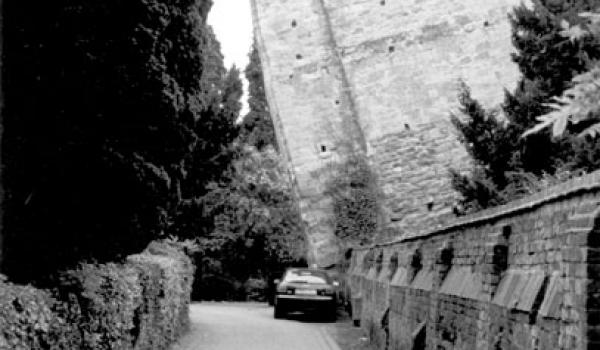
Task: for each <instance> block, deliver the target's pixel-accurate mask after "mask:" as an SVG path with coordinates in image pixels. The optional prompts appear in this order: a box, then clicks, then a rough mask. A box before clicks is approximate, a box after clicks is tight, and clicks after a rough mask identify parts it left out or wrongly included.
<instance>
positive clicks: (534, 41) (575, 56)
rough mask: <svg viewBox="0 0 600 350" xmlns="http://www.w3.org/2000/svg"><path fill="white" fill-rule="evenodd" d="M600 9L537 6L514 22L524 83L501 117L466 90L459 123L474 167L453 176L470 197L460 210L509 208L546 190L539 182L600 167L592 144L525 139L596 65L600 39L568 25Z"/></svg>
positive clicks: (539, 2) (591, 1)
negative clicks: (570, 32)
mask: <svg viewBox="0 0 600 350" xmlns="http://www.w3.org/2000/svg"><path fill="white" fill-rule="evenodd" d="M599 4H600V1H597V0H574V1H562V2H556V1H549V0H535V1H533V5H532V6H526V5H521V6H518V7H516V8H515V9H514V11H513V13H512V14H511V16H510V21H511V25H512V39H513V43H514V45H515V48H516V49H517V51H516V53H514V54H513V60H514V62H515V63H516V64H517V65H518V68H519V70H520V72H521V79H520V80H519V81H518V83H517V87H516V88H515V90H514V91H510V92H509V91H506V92H505V99H504V102H503V104H502V108H501V110H500V111H494V110H485V109H483V108H482V107H481V105H480V104H479V103H478V102H477V101H475V100H474V99H473V98H472V97H471V95H470V91H469V90H468V88H467V87H466V86H464V85H463V86H461V89H460V91H459V102H460V106H461V107H460V113H458V114H457V115H455V116H453V118H452V120H453V123H454V125H455V126H456V128H457V130H458V131H459V139H460V141H461V143H462V144H463V145H464V146H465V147H466V149H467V151H468V152H469V153H470V155H471V156H472V157H473V168H472V169H471V171H470V172H469V173H466V174H465V173H459V172H457V171H452V172H451V176H452V183H453V186H454V188H455V189H456V190H457V191H458V192H460V193H461V194H462V196H463V200H462V201H461V203H460V204H459V207H460V208H459V212H465V211H473V210H479V209H482V208H486V207H489V206H493V205H497V204H501V203H505V202H507V201H509V200H512V199H514V198H517V197H519V196H521V195H523V194H525V193H530V192H531V191H532V190H534V189H535V188H538V187H539V185H536V184H534V183H536V182H539V184H543V183H547V181H550V180H548V179H550V178H553V179H555V180H556V181H558V179H561V178H564V177H565V176H570V174H574V173H578V172H579V169H593V168H597V167H598V166H600V163H599V162H598V159H600V157H599V156H598V155H599V153H600V149H598V147H597V146H596V145H595V143H593V142H590V141H589V140H587V139H582V140H578V141H576V142H573V141H572V140H571V138H572V137H571V136H569V137H568V138H566V139H555V138H553V137H552V135H551V133H550V132H548V131H546V130H544V131H542V132H539V133H535V134H533V135H530V136H529V137H526V138H524V137H521V136H522V134H523V133H524V132H525V131H526V130H528V129H529V128H531V127H533V126H534V125H535V124H536V118H537V117H538V116H540V115H544V114H546V113H549V112H550V111H551V106H549V105H548V103H549V102H551V100H552V97H553V96H556V95H560V94H561V93H562V92H563V91H565V90H566V89H567V88H568V87H569V84H570V82H571V79H572V78H573V77H574V76H575V75H577V74H580V73H582V72H583V71H585V70H586V67H587V64H588V62H589V61H590V60H592V59H595V58H597V57H600V46H598V45H597V43H595V42H594V40H591V39H589V38H582V39H581V40H576V41H575V40H569V39H568V38H565V36H564V30H565V28H564V23H565V22H568V23H573V24H574V25H575V24H578V23H581V22H582V18H581V17H579V16H578V14H579V13H581V12H583V11H589V10H591V9H593V8H595V7H596V6H598V5H599ZM532 178H533V179H537V180H535V181H533V180H532ZM545 179H546V180H545ZM552 181H554V180H551V182H552Z"/></svg>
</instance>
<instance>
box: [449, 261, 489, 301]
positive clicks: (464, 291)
mask: <svg viewBox="0 0 600 350" xmlns="http://www.w3.org/2000/svg"><path fill="white" fill-rule="evenodd" d="M440 293H441V294H446V295H452V296H456V297H461V298H465V299H474V300H479V301H483V300H485V296H484V294H483V284H482V282H481V278H480V277H479V275H478V274H476V273H475V272H473V270H472V269H471V268H470V267H465V266H463V267H453V268H452V269H451V270H450V272H449V273H448V276H447V277H446V279H444V282H443V283H442V287H441V288H440Z"/></svg>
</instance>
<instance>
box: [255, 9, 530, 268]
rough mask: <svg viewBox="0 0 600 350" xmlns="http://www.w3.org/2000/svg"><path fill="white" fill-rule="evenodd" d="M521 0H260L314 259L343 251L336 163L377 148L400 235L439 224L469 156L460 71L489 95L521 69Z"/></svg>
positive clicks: (392, 222) (487, 98) (280, 123)
mask: <svg viewBox="0 0 600 350" xmlns="http://www.w3.org/2000/svg"><path fill="white" fill-rule="evenodd" d="M518 3H520V0H495V1H481V0H461V1H447V0H419V1H417V0H409V1H375V0H373V1H366V0H252V4H253V12H254V26H255V33H256V37H257V39H258V45H259V52H260V56H261V60H262V63H263V72H264V76H265V83H266V92H267V98H268V101H269V105H270V107H271V111H272V114H273V117H274V118H275V125H276V129H277V137H278V141H279V143H280V145H281V149H282V150H283V151H284V153H285V155H286V157H287V160H288V162H289V165H290V169H291V171H292V174H293V177H294V179H295V183H296V185H297V186H296V187H297V191H298V194H299V197H300V199H301V202H302V210H303V213H304V217H305V218H306V219H307V220H308V222H309V235H310V237H311V239H310V241H311V244H312V251H313V253H314V258H315V259H316V261H317V262H318V263H319V264H321V265H327V264H329V263H331V262H334V261H335V259H336V258H337V257H336V256H335V254H334V253H335V251H336V247H337V242H336V239H335V237H333V234H332V225H331V220H327V217H328V215H330V213H331V209H330V208H328V205H329V203H328V202H327V201H324V200H323V183H324V181H325V180H326V179H327V178H328V171H327V169H328V166H329V165H330V164H331V163H332V162H336V161H338V160H339V159H341V158H343V157H344V156H345V155H347V153H348V152H349V149H351V150H353V151H355V152H360V153H362V154H364V155H365V156H367V157H368V158H369V160H370V163H371V165H372V167H373V169H374V171H375V173H376V174H377V176H378V182H379V184H380V189H381V192H382V193H383V197H384V198H383V209H384V214H385V215H384V216H385V219H386V224H388V225H389V226H390V227H393V228H395V229H396V230H397V231H396V232H398V234H399V235H414V234H416V233H417V232H420V231H421V229H422V228H423V227H424V226H425V225H427V226H431V225H438V224H441V223H443V222H444V218H445V217H446V216H447V215H448V214H450V213H451V209H450V208H451V204H452V203H453V201H454V200H455V198H456V194H455V193H454V192H453V191H452V190H451V187H450V184H449V181H448V176H447V171H448V168H449V167H453V168H458V169H461V168H463V167H464V166H465V165H466V164H467V160H466V159H467V158H466V154H465V152H464V150H463V148H462V147H460V146H459V145H458V142H457V141H456V135H455V134H454V131H453V128H452V126H451V125H450V123H449V114H450V111H451V110H452V109H453V108H454V107H455V106H456V105H455V104H456V102H455V101H456V92H457V91H456V86H457V80H458V79H463V80H465V81H466V82H467V83H468V84H469V85H470V86H471V87H472V89H473V94H474V96H475V97H477V98H480V99H481V101H483V102H484V103H485V104H486V105H488V106H493V105H494V104H496V103H498V102H499V101H500V100H501V99H502V93H503V91H502V87H509V88H510V87H511V85H512V84H513V83H514V82H515V81H516V76H517V70H516V68H515V66H514V65H513V64H512V63H511V60H510V57H509V53H510V52H511V51H512V47H511V43H510V33H509V24H508V20H507V13H508V11H509V9H510V7H511V6H513V5H515V4H518Z"/></svg>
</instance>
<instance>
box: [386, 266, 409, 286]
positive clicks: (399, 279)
mask: <svg viewBox="0 0 600 350" xmlns="http://www.w3.org/2000/svg"><path fill="white" fill-rule="evenodd" d="M390 285H391V286H393V287H408V270H407V269H406V268H405V267H398V269H397V270H396V273H395V274H394V277H393V278H392V282H390Z"/></svg>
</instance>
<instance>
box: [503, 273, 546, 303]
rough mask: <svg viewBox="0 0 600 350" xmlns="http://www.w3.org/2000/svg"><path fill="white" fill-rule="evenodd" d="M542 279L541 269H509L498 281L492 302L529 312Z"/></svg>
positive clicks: (538, 291) (539, 289) (542, 281)
mask: <svg viewBox="0 0 600 350" xmlns="http://www.w3.org/2000/svg"><path fill="white" fill-rule="evenodd" d="M544 279H545V275H544V272H543V271H541V270H535V271H525V270H509V271H507V272H506V274H505V275H504V278H502V281H500V285H499V286H498V290H497V292H496V295H495V296H494V299H493V301H492V302H493V303H494V304H496V305H499V306H503V307H506V308H509V309H516V310H520V311H525V312H531V311H532V309H533V304H534V302H535V300H536V298H537V296H538V295H539V293H540V291H541V289H542V285H543V284H544Z"/></svg>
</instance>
